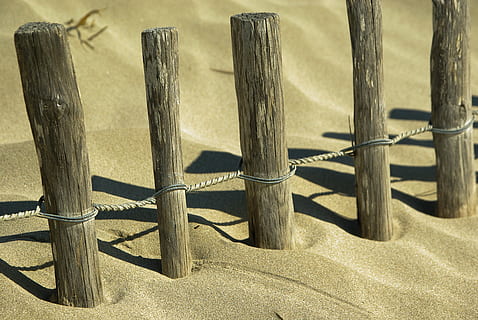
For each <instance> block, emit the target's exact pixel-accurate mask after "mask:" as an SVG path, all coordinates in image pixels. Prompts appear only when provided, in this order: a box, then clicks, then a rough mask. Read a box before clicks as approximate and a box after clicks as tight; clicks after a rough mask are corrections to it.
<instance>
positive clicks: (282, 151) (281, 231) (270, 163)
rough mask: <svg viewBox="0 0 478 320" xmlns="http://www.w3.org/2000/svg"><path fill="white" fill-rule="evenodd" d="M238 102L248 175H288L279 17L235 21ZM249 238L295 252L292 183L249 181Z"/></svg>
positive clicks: (242, 16)
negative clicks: (268, 183)
mask: <svg viewBox="0 0 478 320" xmlns="http://www.w3.org/2000/svg"><path fill="white" fill-rule="evenodd" d="M231 36H232V47H233V60H234V76H235V83H236V96H237V104H238V110H239V121H240V138H241V150H242V157H243V169H244V173H245V174H246V175H251V176H256V177H261V178H277V177H279V176H283V175H285V174H286V173H287V172H288V171H289V166H288V160H289V159H288V154H287V146H286V139H285V117H284V98H283V91H282V57H281V44H280V30H279V16H278V15H277V14H274V13H245V14H239V15H235V16H233V17H231ZM245 188H246V197H247V210H248V214H249V235H250V238H251V240H252V242H253V243H254V244H255V245H256V246H258V247H260V248H268V249H291V248H293V247H294V237H293V229H294V224H293V212H294V210H293V203H292V194H291V191H290V187H289V181H284V182H281V183H279V184H275V185H265V184H261V183H257V182H251V181H245Z"/></svg>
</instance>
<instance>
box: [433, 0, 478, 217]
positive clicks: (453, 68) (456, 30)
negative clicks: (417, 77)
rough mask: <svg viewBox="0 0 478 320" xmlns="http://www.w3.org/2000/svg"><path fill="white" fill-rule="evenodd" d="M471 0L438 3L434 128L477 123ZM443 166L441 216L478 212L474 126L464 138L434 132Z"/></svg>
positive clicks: (439, 194)
mask: <svg viewBox="0 0 478 320" xmlns="http://www.w3.org/2000/svg"><path fill="white" fill-rule="evenodd" d="M469 20H470V12H469V1H468V0H457V1H437V0H435V1H433V41H432V49H431V57H430V67H431V98H432V124H433V127H435V128H440V129H454V128H459V127H462V126H463V125H464V124H465V123H466V122H467V121H468V120H470V119H471V118H472V109H471V90H470V58H469V55H470V54H469V35H470V21H469ZM433 141H434V143H435V154H436V163H437V171H436V172H437V207H436V214H437V215H438V216H439V217H443V218H458V217H465V216H470V215H474V214H475V213H476V195H475V188H476V187H475V169H474V165H473V161H474V156H473V126H470V128H468V129H467V130H466V131H465V132H462V133H459V134H443V133H433Z"/></svg>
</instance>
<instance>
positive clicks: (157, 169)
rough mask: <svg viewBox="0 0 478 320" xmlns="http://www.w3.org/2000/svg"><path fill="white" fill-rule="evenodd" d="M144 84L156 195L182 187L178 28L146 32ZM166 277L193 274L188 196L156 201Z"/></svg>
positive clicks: (167, 196) (175, 195)
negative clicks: (180, 185)
mask: <svg viewBox="0 0 478 320" xmlns="http://www.w3.org/2000/svg"><path fill="white" fill-rule="evenodd" d="M141 36H142V45H143V65H144V79H145V82H146V96H147V102H148V116H149V128H150V136H151V146H152V154H153V167H154V178H155V183H156V189H157V190H159V189H162V188H164V187H168V186H171V185H175V184H183V183H184V181H183V180H184V178H183V174H184V173H183V159H182V151H181V131H180V129H179V76H178V64H179V57H178V32H177V30H176V29H175V28H156V29H148V30H144V31H143V32H142V34H141ZM156 202H157V208H158V223H159V234H160V245H161V265H162V272H163V274H165V275H167V276H168V277H170V278H180V277H185V276H187V275H188V274H189V273H190V272H191V267H192V261H191V253H190V247H189V231H188V214H187V208H186V194H185V191H184V190H175V191H170V192H167V193H164V194H162V195H160V196H159V197H158V198H157V201H156Z"/></svg>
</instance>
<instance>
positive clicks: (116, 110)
mask: <svg viewBox="0 0 478 320" xmlns="http://www.w3.org/2000/svg"><path fill="white" fill-rule="evenodd" d="M382 6H383V8H382V9H383V10H382V11H383V12H382V13H383V50H384V79H385V80H384V90H385V105H386V112H387V116H388V119H387V126H388V130H389V133H390V134H391V135H396V134H398V133H400V132H403V131H406V130H411V129H415V128H418V127H423V126H425V125H426V124H427V123H428V120H429V117H430V85H429V82H430V80H429V74H430V72H429V55H430V46H431V40H432V1H412V0H403V1H395V0H384V1H383V3H382ZM102 8H104V10H102V11H101V15H95V16H94V17H93V18H94V20H95V26H94V27H93V28H92V29H82V31H81V32H82V36H83V37H84V38H87V37H88V36H89V35H91V34H92V33H94V32H95V31H98V30H99V29H101V28H102V27H103V26H107V29H106V30H105V31H104V32H103V33H101V34H100V35H99V36H98V37H96V38H95V39H94V40H93V41H92V42H91V44H92V45H93V46H94V49H93V50H92V49H90V48H88V47H87V46H85V45H82V44H81V43H80V41H79V40H78V38H77V36H76V33H75V32H72V33H71V36H70V37H69V38H68V40H69V43H70V47H71V52H72V56H73V61H74V65H75V71H76V76H77V80H78V85H79V89H80V92H81V98H82V101H83V109H84V118H85V126H86V134H87V137H86V138H87V146H88V151H89V158H90V168H91V174H92V185H93V201H94V202H95V203H121V202H125V201H130V200H138V199H143V198H146V197H148V196H150V195H151V194H152V193H153V192H154V181H153V172H152V161H151V150H150V142H149V129H148V119H147V109H146V98H145V88H144V76H143V65H142V55H141V38H140V34H141V32H142V31H143V30H144V29H147V28H151V27H166V26H175V27H177V28H178V32H179V50H180V90H181V110H180V116H181V132H182V148H183V158H184V169H185V180H186V182H187V183H189V184H192V183H196V182H200V181H203V180H207V179H209V178H212V177H214V176H217V175H221V174H222V173H223V172H229V171H234V170H236V169H237V165H238V163H239V160H240V154H241V153H240V144H239V127H238V115H237V103H236V96H235V88H234V76H233V65H232V53H231V39H230V26H229V19H230V16H231V15H234V14H238V13H242V12H262V11H265V12H276V13H278V14H279V15H280V19H281V34H282V50H283V51H282V58H283V87H284V98H285V108H286V111H285V112H286V135H287V143H288V147H289V150H290V157H291V158H298V157H304V156H309V155H314V154H318V153H323V152H326V151H336V150H340V149H342V148H345V147H348V146H350V144H351V142H350V136H349V119H352V118H353V94H352V58H351V45H350V38H349V29H348V21H347V12H346V4H345V1H336V0H301V1H285V0H277V1H265V0H262V1H252V0H245V1H244V0H243V1H237V0H236V1H233V0H224V1H209V0H206V1H205V0H202V1H199V0H196V1H184V0H174V1H172V0H170V1H166V0H161V1H153V0H147V1H124V0H119V1H113V0H99V1H93V0H83V1H60V0H55V1H40V0H15V1H1V2H0V21H2V23H1V24H0V55H1V57H2V59H1V61H0V83H1V85H0V101H1V103H0V111H1V117H0V177H1V183H0V214H2V215H3V214H6V213H10V212H16V211H23V210H30V209H33V208H34V207H35V205H36V201H37V199H38V198H39V197H40V195H41V194H42V186H41V180H40V174H39V167H38V160H37V156H36V152H35V146H34V143H33V140H32V134H31V130H30V126H29V122H28V118H27V115H26V108H25V104H24V100H23V93H22V86H21V81H20V75H19V70H18V65H17V58H16V53H15V47H14V43H13V34H14V32H15V30H16V29H17V28H18V27H20V26H21V25H22V24H24V23H27V22H31V21H48V22H58V23H65V22H66V21H68V20H70V19H75V20H78V19H79V18H80V17H81V16H82V15H84V14H85V13H86V12H88V11H90V10H92V9H102ZM471 18H472V23H471V30H472V39H471V42H470V43H471V54H472V57H471V72H472V73H471V74H472V86H471V88H472V93H473V94H475V95H478V82H477V81H476V80H475V79H476V78H475V76H474V75H475V74H478V41H476V38H475V37H474V36H475V35H478V6H472V7H471ZM475 149H476V144H475ZM390 160H391V179H392V184H391V186H392V196H393V200H392V208H393V224H394V230H395V232H394V237H393V239H392V240H391V241H388V242H377V241H370V240H365V239H362V238H361V237H360V235H359V228H358V223H357V213H356V203H355V190H354V189H355V187H354V184H355V180H354V166H353V158H349V157H345V158H338V159H335V160H332V161H326V162H320V163H314V164H310V165H306V166H301V167H299V168H298V169H297V174H296V176H294V177H292V178H291V180H290V184H291V189H292V192H293V200H294V207H295V237H296V240H297V249H295V250H288V251H278V250H265V249H258V248H255V247H253V246H252V245H251V244H250V243H249V241H248V225H247V211H246V205H245V203H246V202H245V194H244V182H243V181H242V180H233V181H230V182H227V183H224V184H220V185H217V186H214V187H211V188H208V189H205V190H203V191H198V192H194V193H189V194H188V195H187V202H188V213H189V232H190V238H191V247H192V256H193V260H194V265H193V272H192V274H191V275H190V276H189V277H186V278H182V279H177V280H171V279H169V278H167V277H165V276H164V275H162V274H161V273H159V272H158V270H159V265H160V258H161V257H160V249H159V245H160V244H159V237H158V231H157V222H156V221H157V220H156V210H155V207H154V206H148V207H145V208H141V209H136V210H130V211H126V212H121V213H104V212H102V213H100V214H99V215H98V217H97V219H96V229H97V236H98V244H99V251H100V253H99V258H100V267H101V277H102V280H103V287H104V291H105V298H106V301H105V302H104V303H103V304H102V305H100V306H98V307H96V308H91V309H83V308H73V307H65V306H60V305H57V304H55V303H52V302H50V301H49V297H50V296H51V294H52V291H53V289H54V287H55V278H54V269H53V261H52V253H51V246H50V243H49V235H48V223H47V221H46V220H45V219H40V218H31V219H23V220H16V221H8V222H2V223H0V288H1V289H0V318H2V319H12V320H13V319H15V320H17V319H18V320H21V319H45V320H53V319H103V320H106V319H478V290H477V288H478V232H477V230H478V216H472V217H469V218H460V219H440V218H437V217H435V216H434V206H435V202H436V184H435V155H434V150H433V142H432V136H431V134H429V133H427V134H423V135H420V136H416V137H413V138H410V139H408V140H406V141H403V142H402V143H400V144H398V145H396V146H393V147H391V149H390ZM450 192H453V190H450Z"/></svg>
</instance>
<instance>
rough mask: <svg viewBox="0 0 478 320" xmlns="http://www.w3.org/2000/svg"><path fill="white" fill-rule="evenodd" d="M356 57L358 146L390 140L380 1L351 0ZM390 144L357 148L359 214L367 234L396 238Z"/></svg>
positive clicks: (371, 237)
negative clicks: (394, 234)
mask: <svg viewBox="0 0 478 320" xmlns="http://www.w3.org/2000/svg"><path fill="white" fill-rule="evenodd" d="M347 13H348V19H349V28H350V38H351V42H352V56H353V85H354V122H355V123H354V124H355V143H356V145H358V144H361V143H363V142H366V141H370V140H375V139H384V138H388V134H387V130H386V123H385V121H386V116H385V108H384V101H383V66H382V13H381V5H380V1H379V0H347ZM388 152H389V146H387V145H374V146H369V147H363V148H359V149H358V150H356V152H355V178H356V193H357V195H356V196H357V210H358V218H359V222H360V226H361V230H362V236H363V237H364V238H367V239H372V240H381V241H386V240H390V239H391V237H392V210H391V202H392V196H391V187H390V163H389V155H388Z"/></svg>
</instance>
